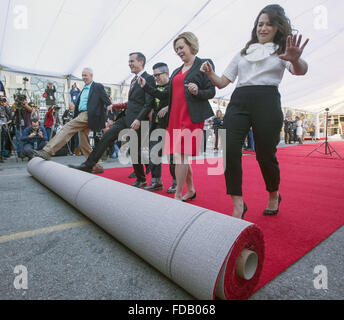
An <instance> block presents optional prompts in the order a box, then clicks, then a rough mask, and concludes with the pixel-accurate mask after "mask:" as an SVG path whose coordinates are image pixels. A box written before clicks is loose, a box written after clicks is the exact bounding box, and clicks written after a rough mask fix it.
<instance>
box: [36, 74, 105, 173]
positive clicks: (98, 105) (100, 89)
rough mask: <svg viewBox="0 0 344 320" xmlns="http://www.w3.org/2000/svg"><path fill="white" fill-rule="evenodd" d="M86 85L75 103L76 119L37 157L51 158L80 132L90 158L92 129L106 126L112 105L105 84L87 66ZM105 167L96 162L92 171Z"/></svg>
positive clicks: (85, 151)
mask: <svg viewBox="0 0 344 320" xmlns="http://www.w3.org/2000/svg"><path fill="white" fill-rule="evenodd" d="M82 80H83V81H84V83H85V86H84V88H83V90H82V92H81V93H80V95H79V97H78V100H77V102H76V105H75V112H74V119H73V120H71V121H69V122H68V123H67V124H66V125H65V126H63V128H62V129H61V130H60V131H59V132H58V134H57V135H56V136H55V137H54V138H53V139H51V140H50V141H49V143H48V144H47V145H46V146H45V147H44V148H43V149H42V150H40V151H34V155H35V156H36V157H41V158H43V159H45V160H50V158H51V156H52V155H54V154H55V152H56V151H58V150H60V149H61V147H63V146H64V145H65V144H66V143H67V142H68V141H69V140H70V139H71V138H72V137H73V136H74V134H75V133H77V132H78V133H79V145H80V149H81V151H82V153H83V155H84V156H85V157H86V159H87V158H88V156H89V155H90V153H91V152H92V147H91V145H90V140H89V137H88V135H89V132H90V130H94V131H99V130H101V129H103V128H104V127H105V118H106V110H107V107H108V106H111V105H112V103H111V100H110V98H109V97H108V95H107V93H106V91H105V89H104V86H103V85H102V84H101V83H97V82H94V81H93V71H92V70H91V69H90V68H85V69H84V70H83V71H82ZM103 171H104V170H103V168H102V167H101V166H100V164H97V163H95V164H94V166H93V167H92V168H91V172H94V173H101V172H103Z"/></svg>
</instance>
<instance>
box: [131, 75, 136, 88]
mask: <svg viewBox="0 0 344 320" xmlns="http://www.w3.org/2000/svg"><path fill="white" fill-rule="evenodd" d="M136 80H137V76H135V77H134V78H133V80H131V83H130V90H131V89H132V88H133V87H134V84H135V82H136Z"/></svg>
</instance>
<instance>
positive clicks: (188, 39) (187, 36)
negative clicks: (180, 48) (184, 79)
mask: <svg viewBox="0 0 344 320" xmlns="http://www.w3.org/2000/svg"><path fill="white" fill-rule="evenodd" d="M181 39H183V40H184V41H185V43H186V44H187V45H188V46H189V47H190V49H191V53H192V54H194V55H196V54H197V53H198V51H199V43H198V39H197V37H196V36H195V35H194V34H193V33H192V32H184V33H182V34H180V35H179V36H178V37H177V38H176V39H175V40H174V41H173V48H174V50H175V48H176V43H177V41H178V40H181Z"/></svg>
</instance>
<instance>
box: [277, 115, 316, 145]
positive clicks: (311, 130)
mask: <svg viewBox="0 0 344 320" xmlns="http://www.w3.org/2000/svg"><path fill="white" fill-rule="evenodd" d="M307 133H308V134H309V136H310V137H311V140H312V141H316V137H315V133H316V127H315V124H314V123H311V124H307V123H305V122H304V121H302V119H301V118H300V117H298V116H296V117H295V119H294V120H292V118H291V117H286V119H285V120H284V142H285V143H286V144H294V143H296V142H298V143H299V144H303V142H304V140H305V136H306V134H307Z"/></svg>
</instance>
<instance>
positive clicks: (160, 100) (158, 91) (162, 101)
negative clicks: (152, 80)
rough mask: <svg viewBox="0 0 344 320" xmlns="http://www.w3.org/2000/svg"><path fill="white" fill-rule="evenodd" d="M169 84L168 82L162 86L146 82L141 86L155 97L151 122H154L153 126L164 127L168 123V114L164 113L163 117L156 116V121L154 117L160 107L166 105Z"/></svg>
mask: <svg viewBox="0 0 344 320" xmlns="http://www.w3.org/2000/svg"><path fill="white" fill-rule="evenodd" d="M169 86H170V83H167V84H166V85H165V86H162V87H152V86H150V85H149V84H148V83H147V84H146V85H145V86H144V87H143V89H144V90H145V91H146V92H147V93H148V94H150V95H151V96H152V97H154V98H156V99H155V101H154V107H153V110H154V111H153V115H152V122H153V124H156V126H155V127H157V128H162V129H166V127H167V125H168V114H166V115H165V116H164V117H163V118H158V123H156V119H157V116H158V113H159V111H160V110H161V109H163V108H165V107H166V106H168V102H169Z"/></svg>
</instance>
